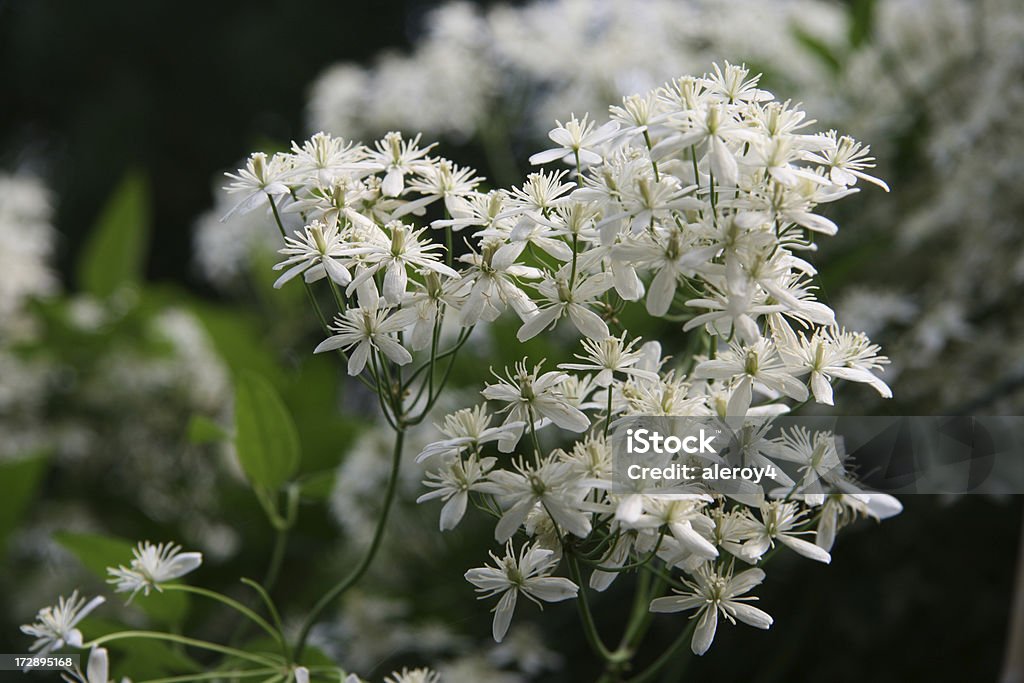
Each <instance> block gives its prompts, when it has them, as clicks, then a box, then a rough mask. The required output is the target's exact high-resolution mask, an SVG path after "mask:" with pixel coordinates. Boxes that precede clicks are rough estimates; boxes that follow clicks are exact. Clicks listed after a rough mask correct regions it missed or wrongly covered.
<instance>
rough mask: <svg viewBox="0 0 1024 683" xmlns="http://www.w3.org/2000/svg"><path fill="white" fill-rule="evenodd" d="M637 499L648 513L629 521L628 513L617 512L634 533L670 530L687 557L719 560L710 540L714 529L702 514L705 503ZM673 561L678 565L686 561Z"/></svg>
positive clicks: (671, 499)
mask: <svg viewBox="0 0 1024 683" xmlns="http://www.w3.org/2000/svg"><path fill="white" fill-rule="evenodd" d="M637 497H638V498H640V500H641V502H642V504H643V509H644V513H643V514H642V515H639V517H636V518H635V519H634V520H629V513H628V511H624V510H621V509H619V510H617V511H616V515H617V516H618V517H619V519H621V520H622V521H623V523H624V524H626V525H627V526H629V527H630V528H634V529H658V528H660V527H662V526H664V527H667V529H668V531H669V533H671V534H672V536H673V538H675V540H676V541H677V542H678V543H679V548H680V550H682V551H683V552H684V553H685V555H687V556H689V555H695V556H697V557H700V558H703V559H707V560H710V559H714V558H716V557H718V549H717V548H715V546H714V544H712V543H711V542H710V541H709V540H708V538H707V537H709V536H710V535H711V532H712V530H713V527H714V525H713V523H712V521H711V520H710V519H709V518H708V517H706V516H705V515H704V514H703V513H702V509H703V507H704V505H705V503H704V501H703V500H702V499H697V498H667V499H666V498H655V497H652V496H637ZM698 530H700V531H703V532H704V533H703V534H702V533H700V531H698ZM673 559H675V562H673V564H675V563H676V562H678V561H679V560H681V559H683V558H678V559H677V558H673Z"/></svg>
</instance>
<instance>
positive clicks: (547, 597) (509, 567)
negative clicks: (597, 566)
mask: <svg viewBox="0 0 1024 683" xmlns="http://www.w3.org/2000/svg"><path fill="white" fill-rule="evenodd" d="M489 554H490V556H491V559H493V560H494V563H495V565H496V566H494V567H492V566H490V565H485V566H483V567H478V568H476V569H470V570H469V571H468V572H466V580H467V581H469V582H470V583H471V584H473V585H474V586H476V589H477V592H478V593H481V594H482V595H480V599H481V600H482V599H484V598H490V597H493V596H495V595H500V596H501V598H500V599H499V600H498V604H497V606H496V607H495V608H494V625H493V629H492V634H493V635H494V640H495V641H497V642H499V643H500V642H501V640H502V638H504V637H505V634H506V633H507V632H508V626H509V623H510V622H511V621H512V614H513V612H514V611H515V608H516V598H517V597H518V595H519V594H520V593H522V594H523V595H524V596H525V597H526V598H528V599H530V600H532V601H533V602H535V603H537V604H538V605H540V602H539V601H541V600H543V601H544V602H560V601H562V600H568V599H569V598H572V597H575V596H576V594H577V593H578V592H579V586H577V585H576V584H575V583H573V582H572V581H570V580H569V579H565V578H561V577H553V576H550V574H551V571H552V570H553V569H554V568H555V565H557V564H558V558H557V557H555V554H554V551H552V550H548V549H546V548H539V547H537V546H530V545H524V546H523V548H522V550H521V551H520V552H519V557H518V558H517V557H516V556H515V553H514V552H513V549H512V543H511V542H509V543H508V544H507V545H506V547H505V556H504V557H502V558H499V557H498V556H497V555H495V554H494V553H489Z"/></svg>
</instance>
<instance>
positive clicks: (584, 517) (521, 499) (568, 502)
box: [479, 458, 591, 542]
mask: <svg viewBox="0 0 1024 683" xmlns="http://www.w3.org/2000/svg"><path fill="white" fill-rule="evenodd" d="M514 466H515V469H516V471H515V472H512V471H509V470H497V471H494V472H492V473H491V474H490V477H489V481H488V482H487V483H485V484H481V485H480V486H479V490H481V491H484V492H486V493H490V494H492V495H494V496H495V498H497V501H498V504H499V505H500V506H501V508H502V510H504V513H503V514H502V515H501V519H499V520H498V524H497V525H496V526H495V527H494V538H495V540H497V541H499V542H503V541H507V540H508V539H510V538H511V537H512V535H513V534H515V532H516V530H518V529H519V527H521V526H522V525H523V523H524V522H526V518H527V517H528V516H529V515H530V513H531V512H533V510H534V509H535V508H536V507H537V506H538V505H539V506H541V508H540V509H542V510H543V511H544V513H545V514H546V515H547V516H549V517H551V519H552V521H554V522H555V524H557V525H558V528H559V530H561V531H563V532H568V533H571V534H573V535H575V536H578V537H580V538H585V537H586V536H587V534H589V533H590V529H591V524H590V514H589V513H588V512H586V511H584V510H583V508H582V505H583V499H584V497H586V495H587V493H588V491H589V489H588V488H587V487H586V486H584V485H582V483H581V480H580V478H579V477H578V476H577V474H576V471H575V468H574V467H573V466H572V464H571V463H568V462H561V461H558V460H555V459H553V458H546V459H544V460H542V461H541V462H540V463H539V464H537V465H535V466H528V465H526V464H524V463H523V462H521V461H520V462H517V463H515V464H514Z"/></svg>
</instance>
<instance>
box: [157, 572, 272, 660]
mask: <svg viewBox="0 0 1024 683" xmlns="http://www.w3.org/2000/svg"><path fill="white" fill-rule="evenodd" d="M164 590H171V591H179V592H182V593H192V594H193V595H200V596H202V597H204V598H209V599H210V600H216V601H217V602H220V603H222V604H224V605H227V606H228V607H230V608H231V609H233V610H235V611H237V612H238V613H240V614H242V615H244V616H246V617H248V618H249V619H250V620H251V621H252V622H253V623H254V624H256V625H257V626H259V627H260V628H261V629H263V630H264V631H266V632H267V634H268V635H269V636H270V637H271V638H273V639H274V640H275V641H276V642H277V643H278V644H279V645H283V642H284V641H283V640H282V638H281V634H280V633H278V632H277V631H276V630H275V629H274V628H273V627H272V626H271V625H270V624H269V623H267V620H266V619H264V618H263V617H261V616H260V615H258V614H256V613H255V612H253V611H252V610H251V609H249V608H248V607H246V606H245V605H243V604H242V603H240V602H238V601H237V600H234V599H232V598H229V597H228V596H226V595H221V594H220V593H218V592H216V591H211V590H208V589H206V588H200V587H199V586H190V585H188V584H183V583H171V584H167V585H165V586H164Z"/></svg>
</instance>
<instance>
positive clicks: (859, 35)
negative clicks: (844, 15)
mask: <svg viewBox="0 0 1024 683" xmlns="http://www.w3.org/2000/svg"><path fill="white" fill-rule="evenodd" d="M874 25H875V0H854V1H853V3H852V4H851V5H850V45H851V46H852V47H860V46H861V45H863V44H864V43H866V42H867V40H868V38H870V37H871V32H872V31H873V30H874Z"/></svg>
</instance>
